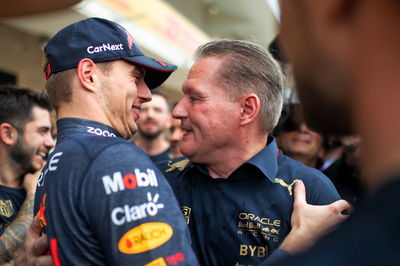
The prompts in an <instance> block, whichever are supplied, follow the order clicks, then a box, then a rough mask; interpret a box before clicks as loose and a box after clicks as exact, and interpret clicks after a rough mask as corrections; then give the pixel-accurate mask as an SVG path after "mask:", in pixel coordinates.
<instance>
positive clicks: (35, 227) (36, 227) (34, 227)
mask: <svg viewBox="0 0 400 266" xmlns="http://www.w3.org/2000/svg"><path fill="white" fill-rule="evenodd" d="M29 230H30V231H32V233H33V236H35V238H38V237H39V236H40V232H41V231H42V228H41V227H40V217H39V214H37V215H36V216H35V218H33V221H32V223H31V225H30V226H29Z"/></svg>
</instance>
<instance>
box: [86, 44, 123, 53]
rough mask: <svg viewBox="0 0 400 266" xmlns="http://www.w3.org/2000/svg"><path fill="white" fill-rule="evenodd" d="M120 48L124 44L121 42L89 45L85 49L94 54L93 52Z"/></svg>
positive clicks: (121, 48)
mask: <svg viewBox="0 0 400 266" xmlns="http://www.w3.org/2000/svg"><path fill="white" fill-rule="evenodd" d="M120 50H124V45H123V44H122V43H119V44H112V45H111V44H109V43H107V44H104V43H103V45H100V46H92V45H91V46H89V47H88V48H87V49H86V51H87V52H88V53H89V54H94V53H102V52H106V51H120Z"/></svg>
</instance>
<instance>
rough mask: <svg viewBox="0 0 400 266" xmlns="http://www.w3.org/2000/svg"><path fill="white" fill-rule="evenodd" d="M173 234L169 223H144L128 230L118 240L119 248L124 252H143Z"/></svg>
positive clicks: (161, 242)
mask: <svg viewBox="0 0 400 266" xmlns="http://www.w3.org/2000/svg"><path fill="white" fill-rule="evenodd" d="M173 234H174V230H173V229H172V227H171V226H170V225H169V224H166V223H160V222H153V223H144V224H141V225H139V226H136V227H135V228H133V229H131V230H129V231H128V232H126V233H125V234H124V235H123V236H122V237H121V239H120V240H119V242H118V249H119V251H121V252H122V253H124V254H138V253H142V252H145V251H148V250H152V249H155V248H157V247H159V246H161V245H163V244H164V243H165V242H167V241H168V240H169V239H170V238H171V237H172V235H173Z"/></svg>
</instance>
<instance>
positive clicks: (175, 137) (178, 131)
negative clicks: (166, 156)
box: [168, 115, 183, 158]
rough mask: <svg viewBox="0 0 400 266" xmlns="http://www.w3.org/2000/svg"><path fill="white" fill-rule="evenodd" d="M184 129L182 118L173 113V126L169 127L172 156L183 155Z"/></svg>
mask: <svg viewBox="0 0 400 266" xmlns="http://www.w3.org/2000/svg"><path fill="white" fill-rule="evenodd" d="M182 135H183V131H182V128H181V120H180V119H176V118H174V117H173V116H172V115H171V127H170V129H169V136H168V141H169V145H170V147H169V148H170V150H171V158H177V157H182V156H183V154H182V153H181V148H180V143H181V141H182Z"/></svg>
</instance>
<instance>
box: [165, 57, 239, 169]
mask: <svg viewBox="0 0 400 266" xmlns="http://www.w3.org/2000/svg"><path fill="white" fill-rule="evenodd" d="M223 62H224V59H223V58H218V57H205V58H202V59H199V60H198V61H196V62H195V63H194V65H193V66H192V68H191V69H190V72H189V75H188V77H187V79H186V80H185V82H184V83H183V85H182V91H183V94H184V95H183V98H182V99H181V100H180V101H179V102H178V103H177V105H176V106H175V108H174V109H173V111H172V115H173V117H175V118H177V119H181V122H182V124H181V127H182V130H183V135H182V141H181V143H180V147H181V152H182V153H183V154H184V155H185V156H187V157H189V158H190V160H192V161H194V162H197V163H210V161H212V160H214V158H215V157H214V156H218V155H222V154H224V152H225V151H226V150H227V149H229V147H231V146H232V145H233V144H234V143H235V142H236V141H237V135H236V134H235V132H237V130H238V128H239V125H240V122H239V120H240V118H239V115H240V114H239V113H240V105H239V103H238V102H236V101H233V100H230V99H229V98H228V97H227V95H226V93H227V92H226V91H225V89H223V88H221V87H219V86H218V84H215V73H217V72H218V69H219V68H220V66H221V64H222V63H223Z"/></svg>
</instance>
